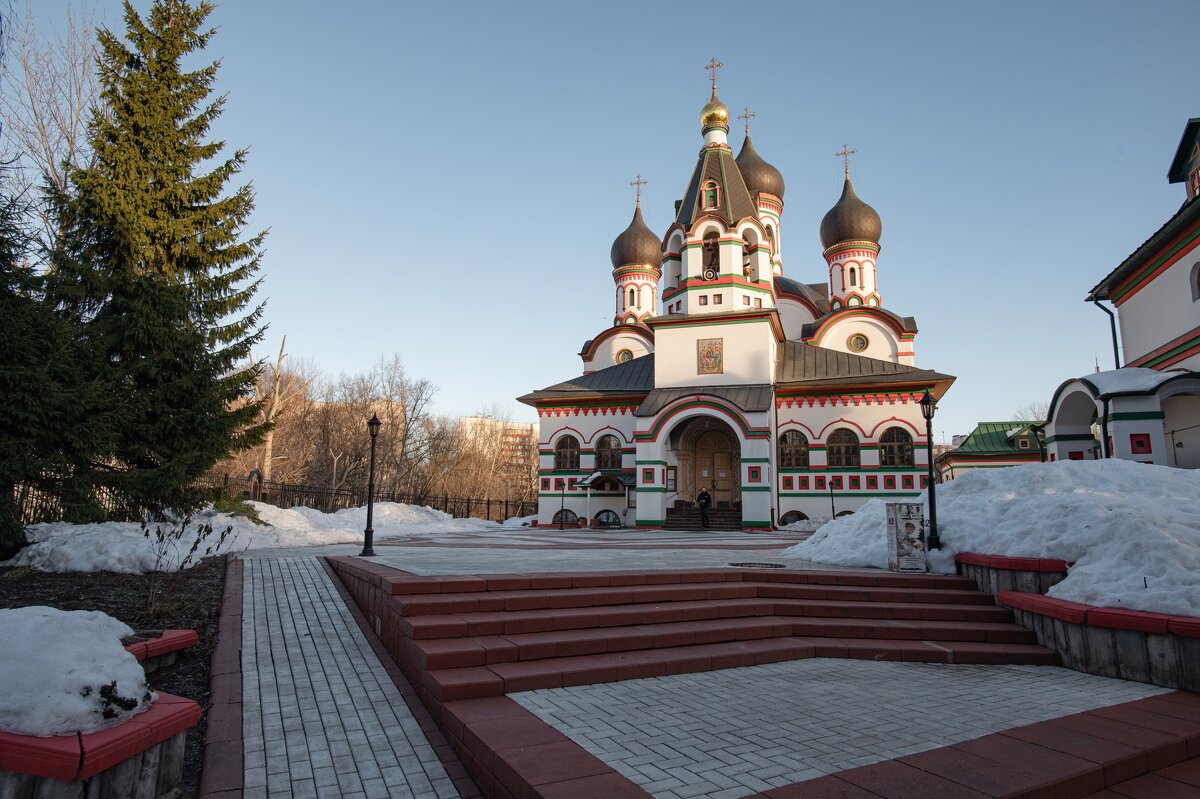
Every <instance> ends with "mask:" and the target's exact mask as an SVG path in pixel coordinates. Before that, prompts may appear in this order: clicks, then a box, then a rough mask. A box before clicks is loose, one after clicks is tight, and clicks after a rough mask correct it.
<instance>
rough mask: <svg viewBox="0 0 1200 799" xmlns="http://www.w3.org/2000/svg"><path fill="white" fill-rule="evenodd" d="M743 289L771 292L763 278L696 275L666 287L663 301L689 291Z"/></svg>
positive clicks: (768, 293)
mask: <svg viewBox="0 0 1200 799" xmlns="http://www.w3.org/2000/svg"><path fill="white" fill-rule="evenodd" d="M731 286H732V287H734V288H740V289H745V290H746V291H757V292H760V293H762V294H767V295H770V294H772V291H771V287H770V285H769V284H768V283H767V281H765V280H760V281H758V282H757V283H753V282H751V281H749V280H746V279H745V278H744V277H739V276H737V275H725V276H724V277H719V278H717V279H716V280H702V279H700V278H698V277H689V278H685V279H684V281H683V283H681V284H680V285H678V286H676V287H675V288H673V289H667V290H666V291H664V292H663V301H664V302H666V301H668V300H672V299H674V298H675V297H677V296H678V295H680V294H686V293H687V292H689V291H711V290H712V289H719V288H728V287H731Z"/></svg>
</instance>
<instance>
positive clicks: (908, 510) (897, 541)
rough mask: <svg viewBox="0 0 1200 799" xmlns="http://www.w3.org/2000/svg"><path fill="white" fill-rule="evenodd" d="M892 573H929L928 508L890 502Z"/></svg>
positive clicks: (889, 538)
mask: <svg viewBox="0 0 1200 799" xmlns="http://www.w3.org/2000/svg"><path fill="white" fill-rule="evenodd" d="M885 507H886V508H887V511H886V513H887V542H888V569H890V570H891V571H894V572H905V573H912V572H919V573H921V574H924V573H925V572H926V571H927V567H926V563H925V506H924V505H923V504H921V503H919V502H888V503H885Z"/></svg>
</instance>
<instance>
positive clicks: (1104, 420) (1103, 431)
mask: <svg viewBox="0 0 1200 799" xmlns="http://www.w3.org/2000/svg"><path fill="white" fill-rule="evenodd" d="M1108 403H1109V399H1108V397H1105V398H1104V416H1103V417H1101V419H1100V435H1101V436H1102V440H1101V441H1100V447H1101V449H1100V451H1101V452H1103V453H1104V457H1105V458H1111V457H1112V450H1111V448H1110V447H1109V443H1108V438H1109V436H1108Z"/></svg>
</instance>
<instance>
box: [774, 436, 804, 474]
mask: <svg viewBox="0 0 1200 799" xmlns="http://www.w3.org/2000/svg"><path fill="white" fill-rule="evenodd" d="M779 468H781V469H806V468H808V439H807V438H805V437H804V434H803V433H801V432H800V431H799V430H788V431H787V432H786V433H784V434H783V435H782V436H780V437H779Z"/></svg>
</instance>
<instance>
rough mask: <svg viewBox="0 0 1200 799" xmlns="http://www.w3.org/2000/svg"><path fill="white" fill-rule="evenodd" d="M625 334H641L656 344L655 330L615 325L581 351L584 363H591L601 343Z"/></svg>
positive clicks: (650, 342) (647, 340)
mask: <svg viewBox="0 0 1200 799" xmlns="http://www.w3.org/2000/svg"><path fill="white" fill-rule="evenodd" d="M623 335H628V336H639V337H641V338H643V339H645V340H646V343H647V344H649V345H650V346H651V347H653V346H654V331H653V330H647V329H646V328H643V327H640V326H637V325H625V324H622V325H614V326H612V327H610V328H608V329H607V330H605V331H604V332H603V333H601V334H600V335H598V336H596V337H595V338H594V339H592V340H591V342H589V343H588V348H587V349H586V350H584V351H583V352H581V353H579V356H580V357H581V358H583V362H584V363H591V362H592V359H593V358H595V357H596V350H598V349H599V348H600V345H601V344H603V343H604V342H606V341H608V340H609V339H610V338H613V337H614V336H623Z"/></svg>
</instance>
